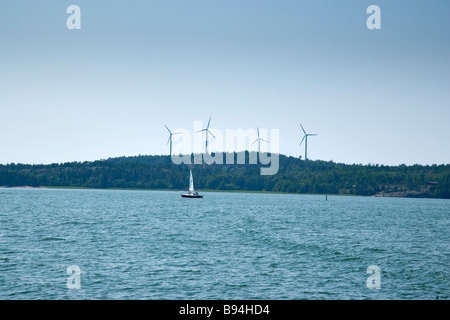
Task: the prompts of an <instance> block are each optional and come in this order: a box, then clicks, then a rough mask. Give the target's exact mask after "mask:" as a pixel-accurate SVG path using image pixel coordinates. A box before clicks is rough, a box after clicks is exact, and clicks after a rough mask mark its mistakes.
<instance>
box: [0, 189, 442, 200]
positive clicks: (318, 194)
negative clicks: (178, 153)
mask: <svg viewBox="0 0 450 320" xmlns="http://www.w3.org/2000/svg"><path fill="white" fill-rule="evenodd" d="M0 189H71V190H77V189H79V190H119V191H177V192H184V191H186V190H178V189H140V188H89V187H64V186H39V187H32V186H14V187H10V186H0ZM197 191H199V192H225V193H226V192H229V193H260V194H287V195H306V196H325V197H328V196H335V197H370V198H404V199H408V198H409V199H445V198H431V197H423V196H422V197H420V196H418V197H411V196H403V195H400V194H399V193H398V192H394V193H392V194H389V193H383V194H374V195H371V196H365V195H357V194H331V193H290V192H280V191H258V190H209V189H198V190H197Z"/></svg>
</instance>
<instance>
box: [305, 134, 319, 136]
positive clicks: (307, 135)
mask: <svg viewBox="0 0 450 320" xmlns="http://www.w3.org/2000/svg"><path fill="white" fill-rule="evenodd" d="M307 136H317V134H316V133H308V134H307Z"/></svg>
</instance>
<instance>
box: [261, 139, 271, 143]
mask: <svg viewBox="0 0 450 320" xmlns="http://www.w3.org/2000/svg"><path fill="white" fill-rule="evenodd" d="M259 140H261V141H264V142H267V143H269V141H267V140H264V139H259Z"/></svg>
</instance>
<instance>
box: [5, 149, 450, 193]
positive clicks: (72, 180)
mask: <svg viewBox="0 0 450 320" xmlns="http://www.w3.org/2000/svg"><path fill="white" fill-rule="evenodd" d="M248 155H249V154H248V152H246V157H247V158H246V159H248ZM192 156H193V155H192ZM279 162H280V163H279V171H278V173H277V174H275V175H272V176H261V175H260V165H259V164H248V161H246V163H247V164H223V165H219V164H212V165H208V164H204V163H203V164H194V165H187V164H181V165H175V164H174V163H173V162H172V161H171V158H170V157H169V156H160V155H139V156H133V157H118V158H109V159H104V160H97V161H90V162H87V161H86V162H68V163H59V164H58V163H55V164H48V165H42V164H41V165H36V164H35V165H30V164H15V163H11V164H6V165H0V186H4V187H14V186H31V187H42V186H44V187H45V186H47V187H82V188H126V189H131V188H133V189H170V190H185V189H187V188H188V184H189V169H192V171H193V174H194V180H195V187H196V189H200V190H201V189H203V190H240V191H270V192H286V193H301V194H313V193H314V194H348V195H363V196H375V195H378V196H404V197H426V198H445V199H450V164H446V165H444V164H442V165H426V166H424V165H411V166H407V165H404V164H402V165H399V166H385V165H362V164H342V163H335V162H333V161H321V160H316V161H312V160H308V161H304V160H302V159H299V158H295V157H288V156H285V155H279Z"/></svg>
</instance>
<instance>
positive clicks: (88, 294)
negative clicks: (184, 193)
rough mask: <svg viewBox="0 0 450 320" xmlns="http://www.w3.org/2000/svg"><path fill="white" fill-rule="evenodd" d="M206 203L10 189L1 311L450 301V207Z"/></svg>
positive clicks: (211, 197) (216, 199) (374, 201)
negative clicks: (46, 303)
mask: <svg viewBox="0 0 450 320" xmlns="http://www.w3.org/2000/svg"><path fill="white" fill-rule="evenodd" d="M204 196H205V197H204V198H203V199H184V198H181V197H180V193H179V192H164V191H113V190H55V189H0V299H435V298H436V297H437V296H438V297H439V299H449V293H450V285H449V266H450V264H449V262H450V259H449V256H450V250H449V249H450V235H449V230H450V201H449V200H431V199H398V198H395V199H394V198H367V197H338V196H328V201H325V197H324V196H305V195H281V194H250V193H215V192H214V193H204ZM72 265H76V266H78V267H79V268H80V270H81V274H80V276H79V278H78V279H79V283H80V285H81V288H80V289H69V288H68V285H67V279H68V278H69V274H68V273H67V268H68V267H69V266H72ZM370 265H376V266H378V267H379V269H380V280H381V283H380V288H379V289H369V288H368V287H367V279H368V277H369V276H371V274H369V273H367V268H368V267H369V266H370ZM73 283H75V282H73Z"/></svg>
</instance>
